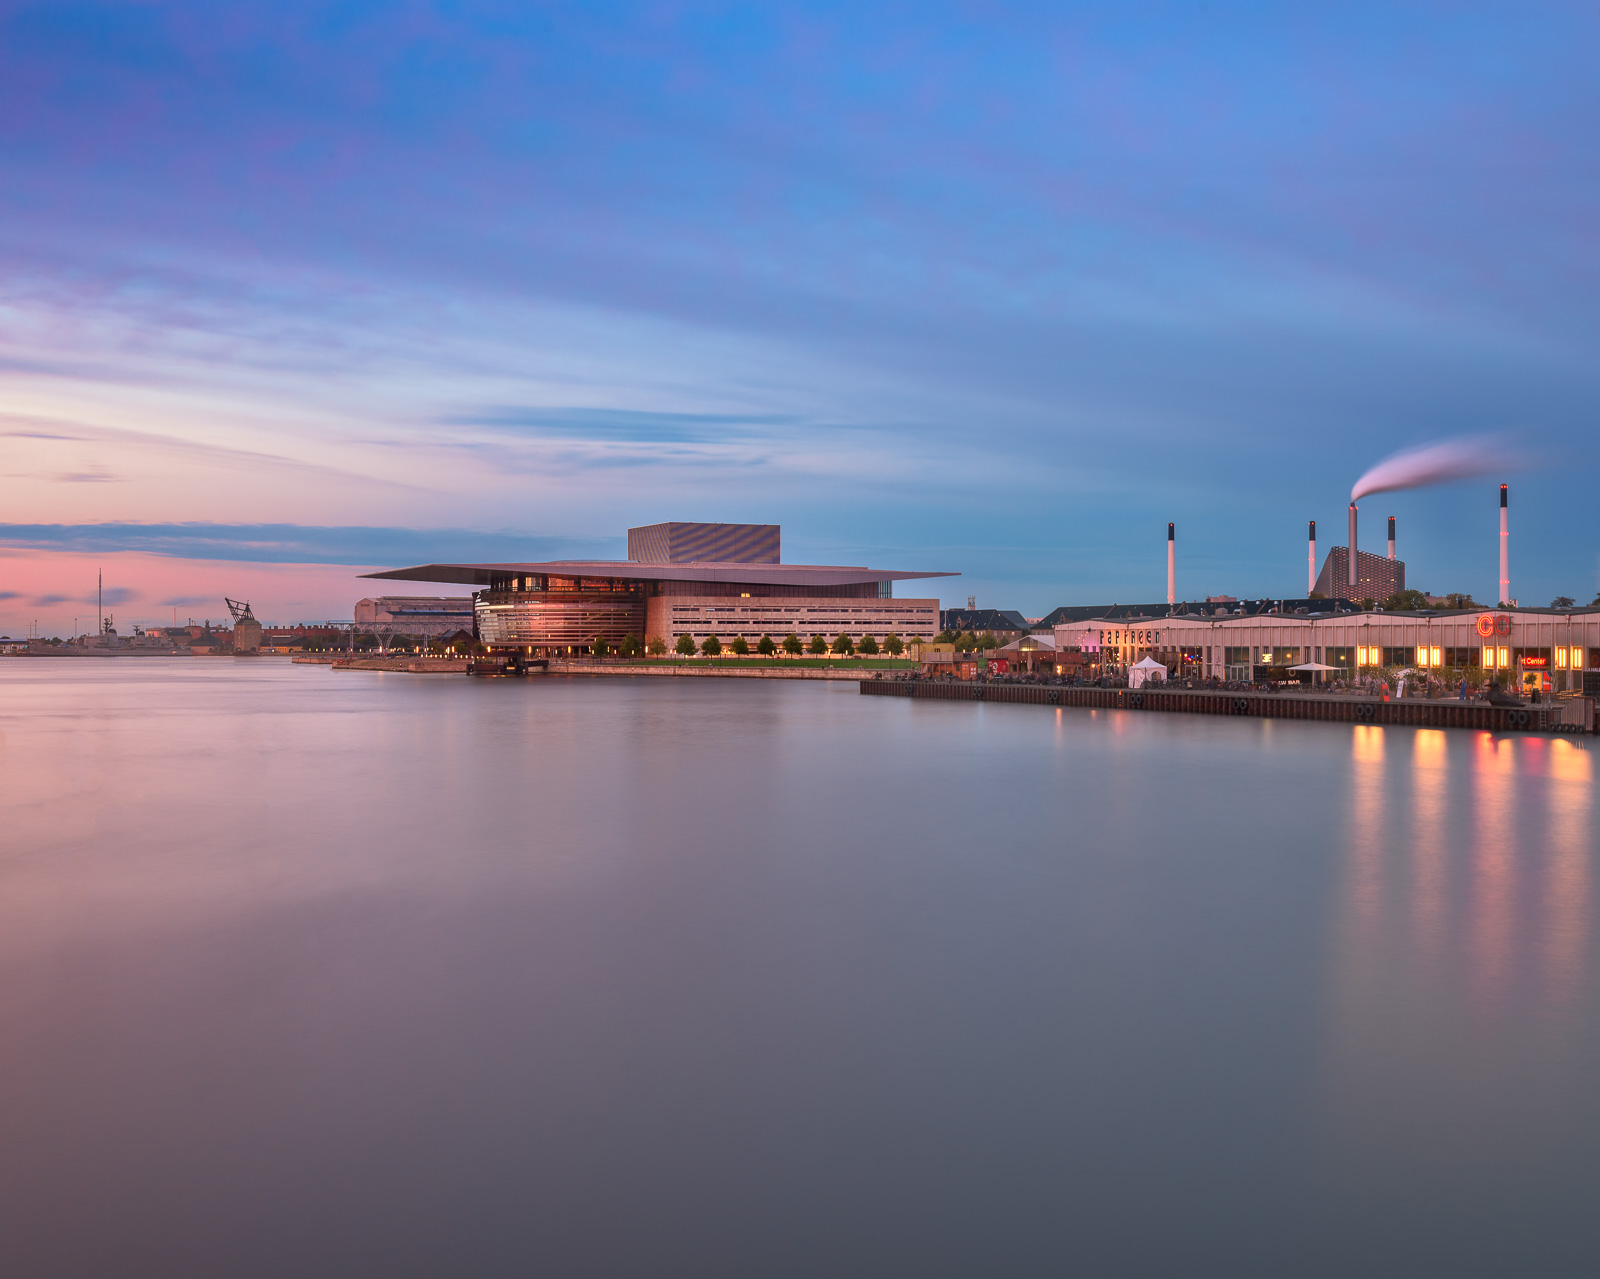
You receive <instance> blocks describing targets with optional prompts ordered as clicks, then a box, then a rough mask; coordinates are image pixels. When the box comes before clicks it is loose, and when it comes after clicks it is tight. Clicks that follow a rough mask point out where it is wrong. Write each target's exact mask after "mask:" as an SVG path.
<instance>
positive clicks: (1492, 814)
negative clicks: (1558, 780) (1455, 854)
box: [1469, 733, 1520, 1000]
mask: <svg viewBox="0 0 1600 1279" xmlns="http://www.w3.org/2000/svg"><path fill="white" fill-rule="evenodd" d="M1517 745H1518V743H1517V742H1516V741H1515V740H1513V739H1511V738H1496V737H1495V736H1494V735H1493V734H1490V733H1481V734H1479V735H1478V736H1477V738H1476V739H1475V741H1474V748H1473V758H1472V778H1473V783H1474V784H1473V807H1474V815H1475V820H1474V822H1473V830H1472V845H1471V846H1472V908H1471V949H1470V952H1469V962H1470V965H1471V969H1472V974H1473V977H1474V979H1475V984H1476V989H1477V993H1478V996H1479V998H1480V999H1485V1000H1493V999H1495V998H1496V997H1498V996H1499V995H1500V994H1501V993H1502V991H1503V989H1504V983H1505V980H1506V977H1507V972H1506V969H1507V965H1508V962H1509V960H1510V948H1511V944H1512V929H1513V914H1514V911H1515V909H1516V892H1517V883H1516V872H1517V869H1518V867H1519V864H1520V862H1519V859H1517V858H1516V854H1517V852H1518V851H1519V850H1518V849H1517V846H1516V840H1517V834H1518V832H1517V828H1516V799H1517V792H1516V787H1515V784H1514V783H1515V773H1516V754H1515V752H1516V749H1517Z"/></svg>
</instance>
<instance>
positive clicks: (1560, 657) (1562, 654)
mask: <svg viewBox="0 0 1600 1279" xmlns="http://www.w3.org/2000/svg"><path fill="white" fill-rule="evenodd" d="M1556 669H1557V670H1558V671H1564V670H1566V669H1567V650H1566V649H1564V648H1558V649H1556Z"/></svg>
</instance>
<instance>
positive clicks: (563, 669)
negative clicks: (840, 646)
mask: <svg viewBox="0 0 1600 1279" xmlns="http://www.w3.org/2000/svg"><path fill="white" fill-rule="evenodd" d="M550 673H551V674H552V675H671V676H675V677H677V676H701V677H706V678H710V679H725V678H730V677H731V678H734V679H851V680H859V679H860V678H861V671H860V669H859V668H857V669H855V670H843V671H830V670H828V669H827V668H826V667H821V666H793V667H784V666H745V667H739V666H671V665H663V666H621V665H618V666H607V665H602V664H600V663H598V662H564V661H562V660H561V659H559V658H554V657H553V658H551V659H550Z"/></svg>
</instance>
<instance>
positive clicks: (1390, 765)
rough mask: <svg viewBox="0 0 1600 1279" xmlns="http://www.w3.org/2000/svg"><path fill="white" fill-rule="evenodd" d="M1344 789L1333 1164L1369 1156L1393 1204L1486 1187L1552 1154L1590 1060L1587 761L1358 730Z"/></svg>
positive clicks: (1565, 753)
mask: <svg viewBox="0 0 1600 1279" xmlns="http://www.w3.org/2000/svg"><path fill="white" fill-rule="evenodd" d="M1386 757H1387V758H1386ZM1401 758H1404V759H1405V762H1406V765H1407V766H1406V767H1395V765H1396V764H1397V763H1398V762H1399V760H1400V759H1401ZM1348 787H1349V797H1350V798H1349V810H1348V811H1349V814H1350V816H1349V819H1348V821H1347V823H1346V829H1345V839H1344V850H1343V859H1344V867H1343V871H1342V874H1341V877H1340V880H1341V888H1340V907H1339V910H1338V913H1337V915H1336V926H1335V928H1334V931H1333V933H1332V934H1331V937H1332V941H1333V945H1334V954H1333V963H1332V965H1331V968H1330V978H1331V984H1330V988H1329V989H1330V1002H1329V1005H1328V1023H1327V1025H1328V1033H1329V1035H1330V1037H1331V1040H1330V1043H1329V1045H1328V1052H1327V1057H1326V1060H1327V1067H1328V1070H1329V1085H1330V1093H1329V1105H1330V1110H1329V1118H1330V1120H1331V1121H1332V1122H1333V1124H1334V1128H1333V1136H1332V1141H1333V1146H1334V1148H1335V1149H1339V1150H1343V1151H1346V1152H1348V1153H1349V1154H1350V1155H1351V1156H1352V1157H1355V1158H1358V1159H1363V1160H1365V1159H1371V1158H1373V1157H1374V1155H1375V1154H1376V1153H1378V1152H1382V1154H1383V1156H1384V1161H1385V1167H1386V1168H1387V1170H1388V1173H1389V1174H1390V1175H1392V1176H1394V1177H1395V1178H1396V1179H1397V1180H1396V1181H1394V1182H1393V1183H1391V1184H1388V1185H1387V1187H1386V1193H1391V1194H1396V1195H1399V1194H1403V1193H1411V1191H1410V1190H1406V1189H1404V1188H1403V1187H1404V1183H1405V1181H1406V1178H1407V1177H1415V1176H1417V1175H1420V1174H1422V1173H1424V1171H1425V1170H1426V1169H1429V1168H1432V1167H1434V1166H1435V1165H1436V1164H1438V1162H1439V1161H1443V1160H1450V1159H1454V1160H1457V1161H1460V1163H1461V1166H1462V1167H1474V1166H1475V1167H1479V1168H1480V1169H1482V1170H1485V1171H1487V1170H1488V1169H1490V1168H1492V1167H1494V1166H1496V1163H1497V1161H1501V1160H1504V1159H1507V1158H1509V1157H1512V1156H1513V1155H1515V1154H1516V1152H1522V1153H1523V1154H1525V1153H1526V1152H1527V1151H1528V1150H1530V1149H1533V1148H1536V1147H1538V1146H1539V1145H1540V1144H1541V1143H1544V1142H1553V1141H1559V1140H1560V1134H1561V1132H1562V1130H1563V1124H1565V1123H1568V1122H1570V1112H1569V1111H1568V1110H1567V1109H1566V1105H1567V1102H1568V1101H1570V1095H1571V1089H1572V1085H1573V1081H1574V1079H1575V1075H1576V1073H1577V1072H1578V1070H1579V1064H1578V1063H1579V1060H1580V1057H1579V1054H1580V1053H1581V1052H1583V1051H1584V1050H1583V1048H1582V1047H1581V1045H1582V1044H1583V1043H1584V1042H1585V1041H1584V1039H1583V1037H1582V1036H1581V1035H1580V1034H1579V1033H1578V1023H1576V1022H1575V1021H1574V1020H1573V1017H1574V1013H1575V1011H1576V1010H1577V1007H1578V1006H1580V1005H1581V1003H1582V999H1583V996H1584V995H1585V994H1586V993H1587V992H1589V991H1590V990H1591V988H1592V975H1591V973H1590V971H1589V968H1590V929H1591V919H1592V912H1593V907H1592V897H1593V867H1592V865H1591V862H1592V859H1593V857H1594V855H1595V852H1596V831H1595V813H1594V776H1593V754H1592V751H1591V750H1590V748H1589V746H1588V744H1587V743H1575V742H1571V741H1565V740H1550V739H1545V738H1535V737H1526V738H1518V737H1499V736H1496V735H1494V734H1489V733H1483V734H1476V735H1467V734H1461V733H1445V732H1437V731H1419V732H1415V733H1410V734H1407V733H1404V732H1403V731H1401V730H1395V729H1390V730H1388V732H1387V735H1385V731H1384V730H1382V729H1374V728H1364V729H1363V728H1358V729H1356V730H1354V732H1353V733H1352V736H1351V746H1350V757H1349V774H1348ZM1563 1010H1565V1011H1563ZM1464 1113H1470V1114H1472V1115H1473V1117H1474V1122H1473V1131H1474V1139H1473V1142H1472V1144H1471V1146H1470V1148H1469V1147H1464V1146H1463V1144H1462V1142H1463V1132H1464V1130H1463V1128H1462V1125H1461V1116H1462V1115H1463V1114H1464ZM1517 1157H1521V1156H1517ZM1374 1192H1375V1193H1376V1192H1377V1189H1376V1187H1375V1188H1374ZM1419 1193H1420V1192H1419Z"/></svg>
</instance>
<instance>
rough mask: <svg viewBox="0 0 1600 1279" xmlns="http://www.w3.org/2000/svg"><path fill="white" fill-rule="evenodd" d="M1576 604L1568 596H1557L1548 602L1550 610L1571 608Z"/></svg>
mask: <svg viewBox="0 0 1600 1279" xmlns="http://www.w3.org/2000/svg"><path fill="white" fill-rule="evenodd" d="M1576 603H1577V600H1575V599H1573V598H1572V596H1570V595H1557V596H1556V597H1555V599H1553V600H1551V601H1550V607H1551V608H1571V607H1573V605H1575V604H1576Z"/></svg>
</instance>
